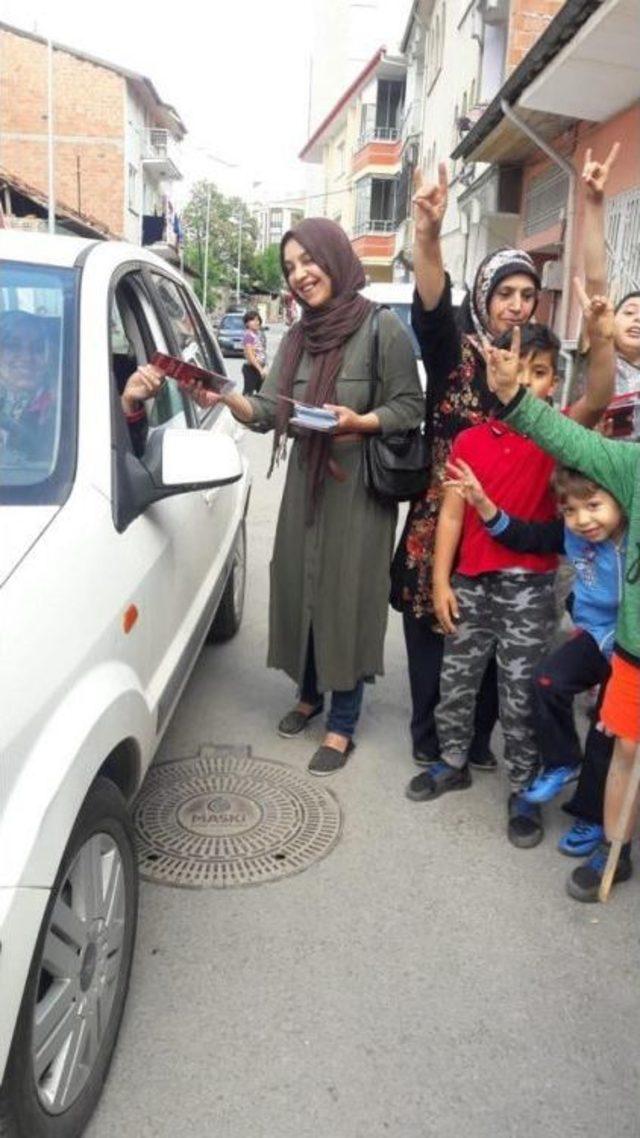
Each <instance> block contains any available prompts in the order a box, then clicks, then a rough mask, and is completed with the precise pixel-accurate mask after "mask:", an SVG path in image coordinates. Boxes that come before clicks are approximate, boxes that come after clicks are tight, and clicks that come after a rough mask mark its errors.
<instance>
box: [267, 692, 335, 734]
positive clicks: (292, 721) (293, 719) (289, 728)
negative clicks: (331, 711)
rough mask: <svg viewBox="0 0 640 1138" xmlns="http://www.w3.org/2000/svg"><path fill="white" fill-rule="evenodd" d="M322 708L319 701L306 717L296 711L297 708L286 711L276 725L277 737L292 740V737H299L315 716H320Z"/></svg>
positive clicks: (322, 701) (322, 703) (322, 704)
mask: <svg viewBox="0 0 640 1138" xmlns="http://www.w3.org/2000/svg"><path fill="white" fill-rule="evenodd" d="M323 707H324V700H321V701H320V703H317V704H316V706H315V707H314V708H313V709H312V710H311V711H310V712H309V714H308V715H305V714H304V713H303V712H302V711H298V708H297V707H294V709H293V711H288V712H287V714H286V715H284V716H283V717H282V719H281V720H280V722H279V724H278V735H281V736H282V738H283V739H293V736H294V735H299V734H300V732H301V731H304V729H305V727H306V726H307V723H310V722H311V720H312V719H314V718H315V716H316V715H319V714H320V712H321V711H322V708H323Z"/></svg>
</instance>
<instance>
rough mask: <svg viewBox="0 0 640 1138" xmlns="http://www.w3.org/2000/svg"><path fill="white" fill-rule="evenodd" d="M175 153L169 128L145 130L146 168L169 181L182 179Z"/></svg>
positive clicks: (143, 160) (144, 164)
mask: <svg viewBox="0 0 640 1138" xmlns="http://www.w3.org/2000/svg"><path fill="white" fill-rule="evenodd" d="M173 153H174V147H173V144H172V138H171V134H170V133H169V131H168V130H162V129H160V128H159V127H154V128H152V129H151V130H147V131H146V132H145V138H144V143H143V153H142V165H143V166H144V168H145V170H148V171H149V172H150V173H153V174H155V175H156V176H157V177H158V178H163V179H165V180H166V181H169V182H178V181H180V179H181V178H182V174H181V173H180V170H179V169H178V167H177V166H176V164H175V161H174V158H173Z"/></svg>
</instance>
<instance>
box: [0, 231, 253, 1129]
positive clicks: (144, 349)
mask: <svg viewBox="0 0 640 1138" xmlns="http://www.w3.org/2000/svg"><path fill="white" fill-rule="evenodd" d="M156 350H158V351H161V352H164V353H166V354H169V355H172V356H181V357H182V358H184V359H187V360H189V361H191V362H195V363H196V364H199V365H201V366H203V367H206V368H208V369H210V370H214V371H217V372H220V373H222V372H224V365H223V362H222V359H221V356H220V353H219V350H218V348H217V345H216V343H215V340H214V339H213V338H212V336H211V334H210V332H209V331H208V328H207V325H206V321H205V317H204V315H203V313H202V310H201V308H200V307H199V305H198V304H197V302H196V300H195V299H194V297H193V294H192V293H191V291H190V289H189V288H188V286H186V285H185V282H184V280H183V278H182V277H181V276H180V275H179V274H178V273H177V272H175V271H174V270H173V269H172V268H171V267H169V266H168V265H167V264H166V263H165V262H163V261H162V260H160V259H158V258H157V257H155V256H154V255H152V254H150V253H148V252H146V251H145V250H143V249H138V248H134V247H133V246H128V245H125V244H122V243H119V242H92V241H88V240H80V239H75V238H71V237H47V236H43V235H39V234H26V233H25V234H20V233H14V232H8V231H2V230H0V518H1V532H2V541H1V543H0V582H1V588H0V628H2V653H1V656H0V691H1V692H2V714H1V716H0V1082H1V1087H0V1135H2V1138H75V1136H77V1135H80V1134H81V1133H82V1131H83V1129H84V1127H85V1124H86V1122H87V1119H88V1118H89V1116H90V1114H91V1111H92V1109H93V1107H94V1105H95V1103H96V1101H97V1099H98V1097H99V1094H100V1089H101V1086H102V1084H103V1082H104V1079H105V1076H106V1072H107V1068H108V1065H109V1061H110V1058H111V1054H112V1051H113V1048H114V1045H115V1040H116V1036H117V1032H118V1027H119V1024H120V1019H121V1016H122V1012H123V1008H124V1003H125V998H126V992H127V986H128V980H129V971H130V966H131V958H132V953H133V946H134V940H135V930H136V914H137V869H136V858H135V846H134V841H133V833H132V824H131V818H130V811H129V804H130V803H131V801H132V799H133V798H134V796H135V794H136V792H137V791H138V789H139V787H140V785H141V782H142V780H143V778H144V775H145V771H146V769H147V767H148V766H149V763H150V762H151V759H152V758H153V755H154V752H155V751H156V749H157V747H158V744H159V742H160V740H161V738H162V735H163V732H164V731H165V728H166V727H167V724H168V723H169V719H170V716H171V713H172V711H173V709H174V707H175V705H176V703H177V701H178V699H179V697H180V693H181V692H182V689H183V688H184V685H185V683H186V680H187V678H188V676H189V672H190V670H191V668H192V666H193V664H194V662H195V659H196V657H197V655H198V652H199V651H200V648H201V647H202V645H203V643H204V641H205V640H206V639H207V638H208V637H211V636H213V637H215V636H216V635H217V636H220V637H222V638H226V637H229V636H231V635H233V633H234V632H235V631H236V629H237V628H238V625H239V623H240V619H241V615H242V603H243V596H244V574H245V514H246V510H247V502H248V495H249V475H248V470H247V463H246V461H245V459H244V458H243V456H242V454H241V452H240V450H239V449H238V443H239V440H240V438H241V434H242V428H239V427H238V426H237V424H236V423H235V421H234V420H233V419H232V417H231V415H230V414H229V411H228V410H227V408H226V407H224V406H221V405H219V406H217V407H216V408H214V409H210V410H209V411H208V412H204V411H202V410H200V409H199V408H198V407H197V406H196V405H195V404H194V403H193V402H192V401H189V400H188V399H186V398H185V397H184V396H183V395H182V394H181V392H180V390H179V389H178V387H177V385H176V384H175V383H174V382H173V381H172V380H168V381H167V383H166V384H165V386H164V387H163V389H162V390H161V392H160V393H159V394H158V395H157V397H156V399H155V401H154V402H153V404H151V403H150V402H149V403H147V404H146V405H145V406H146V410H147V413H148V420H147V419H146V418H145V415H144V414H142V415H140V417H139V420H138V421H137V422H134V423H133V425H131V424H130V423H129V422H128V421H127V419H126V418H125V416H124V414H123V412H122V408H121V404H120V399H119V391H120V390H122V387H123V385H124V382H125V381H126V379H127V377H128V375H129V374H131V372H132V371H134V370H135V368H136V366H137V364H139V363H142V362H145V361H147V360H149V359H150V358H151V356H152V354H153V353H154V351H156ZM147 422H148V428H149V430H148V437H147V438H146V443H145V430H146V426H147Z"/></svg>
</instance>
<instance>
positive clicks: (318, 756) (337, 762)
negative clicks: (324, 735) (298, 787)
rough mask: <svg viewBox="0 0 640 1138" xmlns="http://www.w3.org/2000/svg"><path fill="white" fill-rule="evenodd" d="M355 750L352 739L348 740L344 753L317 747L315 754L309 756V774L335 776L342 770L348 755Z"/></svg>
mask: <svg viewBox="0 0 640 1138" xmlns="http://www.w3.org/2000/svg"><path fill="white" fill-rule="evenodd" d="M355 748H356V745H355V743H354V741H353V739H349V741H348V742H347V747H346V750H344V751H339V750H338V748H337V747H327V746H322V747H318V750H317V751H316V752H315V754H314V755H312V756H311V761H310V762H309V766H308V767H307V770H308V771H309V774H316V775H325V774H335V772H336V771H339V770H342V768H343V766H344V765H345V764H346V761H347V759H348V758H349V755H350V754H351V752H352V751H355Z"/></svg>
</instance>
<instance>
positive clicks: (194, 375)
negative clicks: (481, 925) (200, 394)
mask: <svg viewBox="0 0 640 1138" xmlns="http://www.w3.org/2000/svg"><path fill="white" fill-rule="evenodd" d="M151 363H152V364H153V366H154V367H157V368H159V369H160V371H161V372H163V374H164V375H168V376H170V377H171V379H177V380H181V381H182V382H185V383H188V382H189V381H193V382H196V383H201V384H202V386H203V387H206V388H208V389H209V391H215V392H217V394H218V395H224V394H225V393H226V392H227V391H233V389H234V384H233V383H232V382H231V380H230V379H229V378H228V376H226V375H219V374H218V372H216V371H205V369H204V368H201V367H196V365H195V364H188V363H185V361H184V360H179V359H176V357H175V356H165V355H164V354H163V352H156V353H155V355H154V356H152V358H151Z"/></svg>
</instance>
